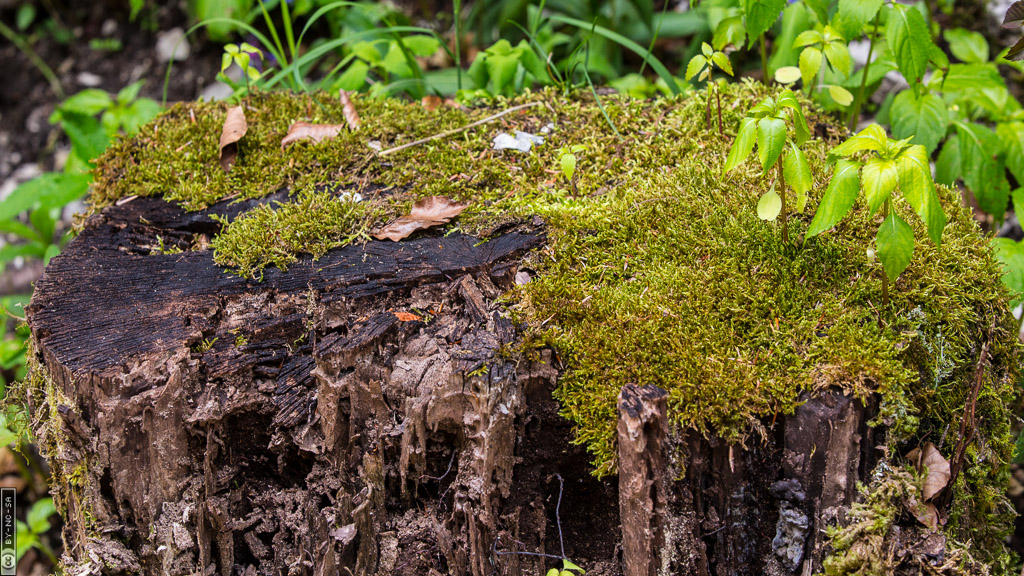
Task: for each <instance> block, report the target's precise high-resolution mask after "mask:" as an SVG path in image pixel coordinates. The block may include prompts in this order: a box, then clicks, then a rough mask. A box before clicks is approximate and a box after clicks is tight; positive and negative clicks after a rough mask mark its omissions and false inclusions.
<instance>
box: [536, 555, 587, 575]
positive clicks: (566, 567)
mask: <svg viewBox="0 0 1024 576" xmlns="http://www.w3.org/2000/svg"><path fill="white" fill-rule="evenodd" d="M570 570H575V571H577V572H579V573H580V574H585V572H584V571H583V568H580V567H579V566H577V565H575V564H573V563H572V562H570V561H569V560H567V559H565V558H562V569H561V570H559V569H558V568H552V569H551V570H548V573H547V574H545V576H576V574H573V573H572V572H570Z"/></svg>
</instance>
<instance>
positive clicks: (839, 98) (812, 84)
mask: <svg viewBox="0 0 1024 576" xmlns="http://www.w3.org/2000/svg"><path fill="white" fill-rule="evenodd" d="M793 46H794V47H795V48H803V50H802V51H801V52H800V66H799V68H800V78H801V79H802V80H803V84H804V91H805V92H807V94H808V95H812V94H814V93H816V92H817V91H819V90H821V89H822V88H824V87H825V86H824V77H825V68H826V66H825V65H824V64H825V63H826V62H827V64H828V66H830V67H831V68H832V69H833V70H834V71H837V72H839V73H841V74H842V75H843V76H844V77H845V76H849V75H850V71H851V69H852V68H853V60H852V59H851V58H850V51H849V49H848V48H847V47H846V41H845V40H844V39H843V36H842V35H841V34H840V33H839V32H838V31H837V30H836V29H835V28H833V27H832V26H829V25H825V26H821V25H819V26H818V27H817V28H816V29H814V30H805V31H804V32H801V33H800V35H799V36H797V37H796V40H795V41H794V42H793ZM828 92H829V95H830V96H831V97H832V99H833V100H835V101H836V103H837V104H839V105H840V106H848V105H850V103H852V102H853V95H852V94H850V92H849V91H848V90H847V89H846V88H843V87H842V86H840V85H838V84H831V85H829V86H828Z"/></svg>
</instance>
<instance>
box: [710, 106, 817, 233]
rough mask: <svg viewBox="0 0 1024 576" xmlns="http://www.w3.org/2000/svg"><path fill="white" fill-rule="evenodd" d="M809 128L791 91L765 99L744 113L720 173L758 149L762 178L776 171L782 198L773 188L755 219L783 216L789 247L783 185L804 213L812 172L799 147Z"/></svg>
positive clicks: (763, 199)
mask: <svg viewBox="0 0 1024 576" xmlns="http://www.w3.org/2000/svg"><path fill="white" fill-rule="evenodd" d="M788 123H792V125H793V132H794V136H793V138H790V136H789V131H788V129H787V124H788ZM810 135H811V132H810V128H809V127H808V126H807V120H806V119H805V118H804V113H803V111H802V110H801V108H800V102H799V101H798V100H797V99H796V95H795V94H793V91H792V90H789V89H786V90H783V91H782V92H781V93H780V94H779V95H778V97H777V98H772V97H771V96H769V97H767V98H765V99H764V100H762V101H761V102H760V103H758V104H757V105H756V106H754V107H752V108H751V109H750V111H749V112H747V117H746V118H744V119H743V120H742V121H741V122H740V128H739V132H738V133H737V135H736V141H735V142H733V145H732V148H731V149H730V150H729V156H728V157H727V158H726V161H725V169H724V170H723V172H729V171H730V170H732V169H734V168H736V167H738V166H739V165H741V164H742V163H743V162H744V161H746V159H747V157H748V156H750V153H751V152H752V151H753V149H754V145H755V144H756V145H757V156H758V159H759V160H760V161H761V169H762V174H763V175H767V174H768V171H769V170H770V169H771V168H773V167H775V168H777V171H776V176H775V182H777V183H778V184H779V190H780V191H781V193H782V194H781V197H779V196H778V195H777V193H776V192H775V186H774V184H773V185H772V187H771V188H770V189H769V190H768V192H766V193H765V194H764V195H763V196H762V197H761V200H759V201H758V215H759V216H761V218H763V219H765V220H774V219H775V218H776V217H778V215H779V214H780V213H781V214H782V239H783V241H784V242H786V243H789V206H788V202H787V199H786V184H787V180H788V182H789V185H790V186H792V187H793V190H794V191H795V192H796V194H797V198H796V206H797V208H798V209H799V210H801V211H802V210H803V207H804V204H806V194H807V191H808V190H810V188H811V168H810V165H809V164H808V162H807V158H806V157H805V156H804V153H803V151H801V150H800V146H803V144H804V142H806V141H807V139H808V138H810ZM787 144H789V151H788V152H787V153H786V156H785V158H784V159H783V161H782V163H779V159H780V157H782V154H783V151H784V149H785V148H786V145H787Z"/></svg>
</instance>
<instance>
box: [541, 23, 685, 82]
mask: <svg viewBox="0 0 1024 576" xmlns="http://www.w3.org/2000/svg"><path fill="white" fill-rule="evenodd" d="M550 18H551V21H552V22H559V23H561V24H568V25H569V26H574V27H576V28H579V29H581V30H593V32H594V33H595V34H597V35H599V36H602V37H604V38H607V39H608V40H611V41H612V42H615V43H617V44H619V45H620V46H622V47H623V48H626V49H628V50H630V51H632V52H634V53H635V54H637V55H638V56H641V57H643V58H644V59H645V60H646V61H648V62H650V64H651V69H652V70H654V71H655V73H657V74H658V76H660V77H661V79H662V80H664V81H665V83H666V84H668V88H669V90H671V91H672V95H673V96H678V95H679V94H680V90H679V86H678V84H677V82H676V79H675V77H674V76H672V73H671V72H669V71H668V68H666V67H665V65H664V64H662V63H661V60H658V58H657V57H656V56H655V55H654V54H651V52H650V51H649V50H647V49H646V48H644V47H643V46H641V45H639V44H637V43H636V42H634V41H632V40H630V39H629V38H626V37H625V36H623V35H622V34H619V33H617V32H613V31H611V30H609V29H607V28H605V27H603V26H598V25H596V24H591V23H589V22H584V21H583V20H577V19H576V18H569V17H567V16H562V15H561V14H552V15H551V17H550Z"/></svg>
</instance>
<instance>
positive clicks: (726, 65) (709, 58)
mask: <svg viewBox="0 0 1024 576" xmlns="http://www.w3.org/2000/svg"><path fill="white" fill-rule="evenodd" d="M700 50H701V53H700V54H697V55H696V56H694V57H693V58H691V59H690V63H689V64H687V65H686V80H687V81H689V80H692V79H693V78H694V77H696V78H697V80H699V81H702V82H703V81H707V85H708V98H707V100H708V101H707V106H706V108H705V111H704V116H705V118H706V119H707V125H708V130H711V88H712V85H714V81H713V79H712V72H713V71H714V70H715V68H718V69H719V70H721V71H722V72H725V73H726V74H728V75H729V76H732V75H733V73H732V62H730V61H729V56H728V55H727V54H726V53H725V52H722V51H719V50H715V49H713V48H712V47H711V45H710V44H708V43H707V42H702V43H701V45H700ZM715 94H716V95H717V96H718V133H719V134H724V133H725V131H724V130H723V129H722V92H721V91H720V90H715Z"/></svg>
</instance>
